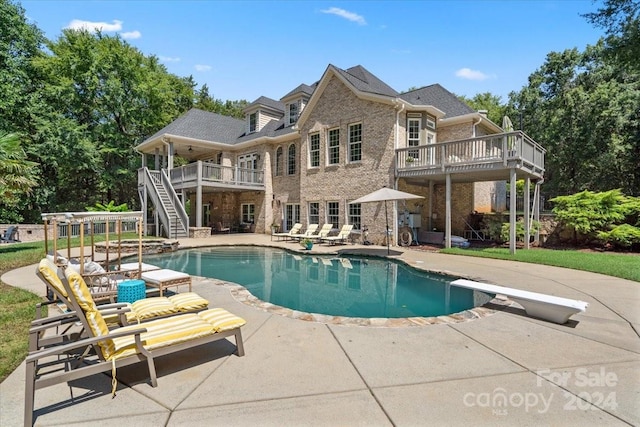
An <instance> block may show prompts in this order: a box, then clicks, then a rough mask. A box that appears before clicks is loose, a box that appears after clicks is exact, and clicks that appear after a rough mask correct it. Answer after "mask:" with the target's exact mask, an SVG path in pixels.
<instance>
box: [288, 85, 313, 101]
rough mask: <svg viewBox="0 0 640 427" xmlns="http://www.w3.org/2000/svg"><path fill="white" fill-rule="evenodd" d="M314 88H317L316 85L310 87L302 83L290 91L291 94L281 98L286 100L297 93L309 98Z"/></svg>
mask: <svg viewBox="0 0 640 427" xmlns="http://www.w3.org/2000/svg"><path fill="white" fill-rule="evenodd" d="M316 86H318V83H317V82H316V83H314V84H312V85H311V86H309V85H306V84H304V83H302V84H301V85H299V86H298V87H297V88H295V89H294V90H292V91H291V92H289V93H287V94H286V95H285V96H283V97H282V98H280V99H281V100H282V99H287V98H288V97H290V96H292V95H296V94H298V93H302V94H304V95H309V96H311V94H312V93H313V91H314V90H315V88H316Z"/></svg>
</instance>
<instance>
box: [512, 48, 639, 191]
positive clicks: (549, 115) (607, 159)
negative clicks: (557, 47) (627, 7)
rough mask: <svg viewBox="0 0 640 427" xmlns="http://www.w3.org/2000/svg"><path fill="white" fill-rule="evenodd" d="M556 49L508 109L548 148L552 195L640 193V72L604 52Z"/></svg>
mask: <svg viewBox="0 0 640 427" xmlns="http://www.w3.org/2000/svg"><path fill="white" fill-rule="evenodd" d="M604 50H605V47H604V44H603V42H602V41H601V42H599V43H598V44H596V45H595V46H588V47H587V49H585V51H584V52H579V51H578V50H577V49H568V50H565V51H564V52H551V53H550V54H548V55H547V59H546V61H545V63H544V64H543V65H542V67H540V68H539V69H538V70H536V71H535V72H534V73H533V74H532V75H531V76H529V84H528V86H527V87H525V88H523V89H522V90H521V91H520V92H518V93H511V94H510V101H509V109H508V111H517V110H519V111H521V112H522V113H523V121H524V130H525V131H526V132H527V134H529V135H531V136H532V137H533V138H534V139H535V140H536V141H538V142H540V143H542V144H543V146H544V147H545V148H546V149H547V156H546V164H545V166H546V172H545V180H546V184H545V192H547V194H548V195H551V196H556V195H563V194H572V193H576V192H579V191H582V190H587V189H590V190H596V191H605V190H609V189H611V188H617V187H620V186H622V190H623V191H624V192H625V193H627V194H630V195H637V194H639V193H640V162H638V160H637V159H638V158H640V75H638V73H631V72H629V71H628V70H626V69H625V67H624V66H623V65H622V64H620V63H619V62H616V61H613V60H612V59H611V58H610V57H609V56H608V55H606V54H605V52H604Z"/></svg>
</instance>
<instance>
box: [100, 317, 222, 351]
mask: <svg viewBox="0 0 640 427" xmlns="http://www.w3.org/2000/svg"><path fill="white" fill-rule="evenodd" d="M140 328H146V329H147V332H145V333H143V334H141V336H140V337H141V339H142V343H143V345H144V348H146V349H147V350H153V349H155V348H162V347H166V346H170V345H173V344H178V343H181V342H185V341H190V340H193V339H196V338H201V337H205V336H207V335H211V334H214V333H215V331H214V329H213V327H212V326H211V324H210V323H207V322H205V321H204V320H202V319H200V318H199V317H198V316H197V315H196V314H181V315H177V316H171V317H167V318H164V319H158V320H152V321H150V322H147V323H143V324H140V325H131V326H125V327H123V328H118V329H116V331H118V332H120V331H127V330H130V331H131V330H135V329H140ZM111 341H112V343H113V345H114V352H113V353H111V354H110V355H109V357H107V360H112V359H120V358H123V357H127V356H130V355H132V354H136V353H137V349H136V348H135V339H134V337H133V335H132V336H127V337H121V338H114V339H113V340H111Z"/></svg>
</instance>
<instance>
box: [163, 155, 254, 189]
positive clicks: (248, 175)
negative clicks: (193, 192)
mask: <svg viewBox="0 0 640 427" xmlns="http://www.w3.org/2000/svg"><path fill="white" fill-rule="evenodd" d="M169 176H170V178H171V184H172V185H173V186H180V187H185V186H196V185H197V184H198V182H201V183H202V185H207V184H212V185H215V186H217V187H221V186H222V187H225V186H228V187H255V188H257V189H263V188H264V171H261V170H255V169H246V168H240V167H237V166H223V165H218V164H215V163H209V162H203V161H198V162H196V163H189V164H188V165H185V166H180V167H177V168H173V169H171V171H170V174H169Z"/></svg>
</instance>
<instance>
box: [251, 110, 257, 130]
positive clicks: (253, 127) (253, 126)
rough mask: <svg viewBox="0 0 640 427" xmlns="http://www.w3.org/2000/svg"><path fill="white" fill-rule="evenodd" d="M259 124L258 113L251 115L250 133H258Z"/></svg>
mask: <svg viewBox="0 0 640 427" xmlns="http://www.w3.org/2000/svg"><path fill="white" fill-rule="evenodd" d="M257 123H258V113H252V114H249V133H251V132H255V131H256V126H257Z"/></svg>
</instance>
